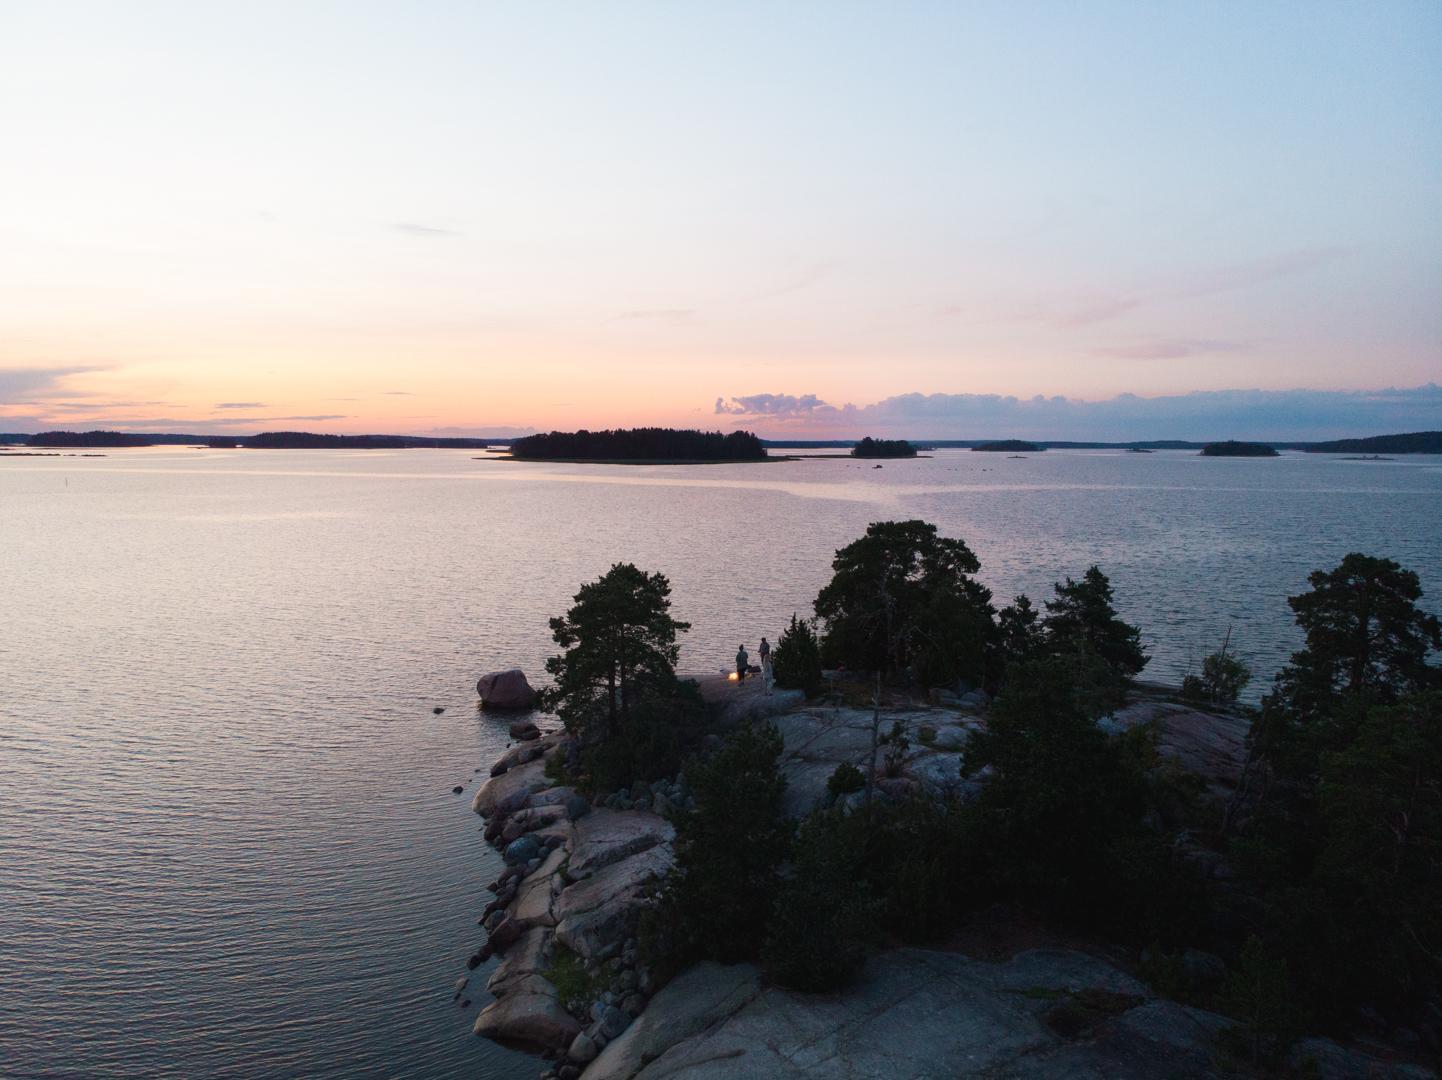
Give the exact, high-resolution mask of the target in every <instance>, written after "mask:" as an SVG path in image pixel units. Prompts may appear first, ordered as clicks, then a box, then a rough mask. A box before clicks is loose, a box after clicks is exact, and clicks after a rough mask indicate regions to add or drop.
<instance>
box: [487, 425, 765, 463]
mask: <svg viewBox="0 0 1442 1080" xmlns="http://www.w3.org/2000/svg"><path fill="white" fill-rule="evenodd" d="M511 455H512V456H513V457H516V458H519V459H521V460H536V461H547V460H549V461H622V462H631V461H653V462H665V461H671V462H692V461H695V462H703V461H704V462H721V461H764V460H765V459H766V447H765V446H764V445H763V444H762V442H761V440H760V439H758V438H757V437H756V436H755V435H753V434H751V432H749V431H732V432H730V433H728V434H724V435H723V434H722V433H721V432H719V431H682V430H678V429H676V428H659V427H649V428H621V429H617V430H614V431H609V430H608V431H585V430H582V431H552V432H550V433H549V434H546V435H527V436H525V437H524V438H520V439H516V440H514V441H513V442H512V443H511Z"/></svg>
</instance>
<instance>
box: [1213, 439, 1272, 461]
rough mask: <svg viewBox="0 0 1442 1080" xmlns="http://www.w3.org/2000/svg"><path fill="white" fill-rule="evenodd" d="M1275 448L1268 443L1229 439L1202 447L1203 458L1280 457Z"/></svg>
mask: <svg viewBox="0 0 1442 1080" xmlns="http://www.w3.org/2000/svg"><path fill="white" fill-rule="evenodd" d="M1279 456H1280V455H1279V454H1278V453H1277V451H1276V449H1275V448H1274V447H1271V446H1268V445H1267V444H1266V443H1255V442H1237V441H1236V440H1235V439H1228V440H1227V441H1226V442H1214V443H1207V445H1206V446H1204V447H1202V457H1279Z"/></svg>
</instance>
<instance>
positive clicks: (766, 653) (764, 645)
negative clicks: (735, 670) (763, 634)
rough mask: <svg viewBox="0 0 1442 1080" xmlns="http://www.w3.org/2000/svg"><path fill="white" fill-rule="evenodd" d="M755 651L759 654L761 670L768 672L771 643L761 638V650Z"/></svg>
mask: <svg viewBox="0 0 1442 1080" xmlns="http://www.w3.org/2000/svg"><path fill="white" fill-rule="evenodd" d="M756 651H757V652H759V653H760V654H761V670H762V671H769V670H770V669H771V643H770V642H769V641H767V640H766V639H765V638H762V639H761V648H759V649H757V650H756Z"/></svg>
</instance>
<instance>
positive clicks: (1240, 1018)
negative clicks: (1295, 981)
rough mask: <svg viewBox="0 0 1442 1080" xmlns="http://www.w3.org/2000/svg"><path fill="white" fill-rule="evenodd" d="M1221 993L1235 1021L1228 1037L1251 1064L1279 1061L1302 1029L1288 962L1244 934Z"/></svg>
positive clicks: (1277, 1062)
mask: <svg viewBox="0 0 1442 1080" xmlns="http://www.w3.org/2000/svg"><path fill="white" fill-rule="evenodd" d="M1223 998H1224V1001H1225V1003H1226V1009H1227V1012H1228V1013H1229V1014H1230V1015H1232V1016H1233V1017H1235V1018H1236V1020H1237V1024H1236V1026H1235V1027H1233V1028H1232V1029H1231V1030H1230V1031H1229V1032H1228V1033H1227V1041H1228V1042H1230V1043H1231V1044H1232V1046H1233V1047H1234V1048H1235V1049H1236V1050H1238V1052H1240V1053H1241V1054H1242V1055H1243V1056H1244V1057H1246V1058H1247V1060H1249V1061H1250V1062H1251V1063H1252V1064H1253V1065H1256V1066H1258V1067H1274V1066H1276V1065H1277V1064H1279V1063H1280V1062H1281V1061H1282V1059H1283V1058H1284V1057H1285V1056H1286V1053H1287V1049H1288V1048H1289V1047H1290V1046H1291V1045H1292V1043H1293V1042H1294V1041H1295V1040H1296V1038H1297V1036H1298V1035H1299V1034H1300V1033H1301V1030H1302V1014H1301V1012H1300V1010H1299V1009H1298V1008H1297V1005H1296V988H1295V987H1294V986H1293V985H1292V978H1291V975H1290V974H1289V973H1288V971H1287V962H1286V961H1285V960H1279V959H1275V958H1273V957H1271V956H1268V955H1267V952H1266V950H1265V949H1264V948H1263V947H1262V942H1261V939H1260V938H1258V937H1256V936H1255V935H1254V936H1252V937H1249V938H1248V939H1247V943H1246V945H1244V946H1243V947H1242V955H1241V957H1240V959H1239V960H1238V962H1237V967H1236V969H1235V970H1234V971H1233V972H1232V973H1231V975H1229V976H1228V978H1227V982H1226V988H1225V990H1224V991H1223Z"/></svg>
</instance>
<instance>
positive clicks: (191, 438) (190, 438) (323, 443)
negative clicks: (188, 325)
mask: <svg viewBox="0 0 1442 1080" xmlns="http://www.w3.org/2000/svg"><path fill="white" fill-rule="evenodd" d="M637 430H639V431H642V432H646V431H650V432H664V431H668V430H670V429H667V428H641V429H637ZM558 434H560V433H556V432H553V433H552V434H551V435H528V436H521V437H514V436H497V437H495V438H458V437H447V438H438V437H432V436H425V435H380V434H374V435H325V434H319V433H316V432H310V431H266V432H261V433H260V434H258V435H222V434H216V433H215V432H210V433H205V434H199V433H180V434H177V433H174V432H166V433H160V432H153V433H152V432H145V433H143V434H141V433H135V432H126V431H44V432H40V433H39V434H30V433H28V432H0V445H5V446H29V447H74V446H98V447H116V448H127V447H140V446H204V447H212V448H216V449H220V448H225V449H229V448H232V447H244V448H247V449H267V450H286V449H299V450H315V449H337V450H377V449H381V450H393V449H401V448H403V449H424V448H430V449H450V450H485V449H488V448H491V447H497V446H503V447H510V446H512V445H513V444H516V443H522V442H525V441H527V440H531V439H540V440H551V439H554V438H556V437H557V435H558ZM606 434H608V433H606V432H576V433H573V434H572V435H561V437H562V438H579V437H580V436H582V435H585V436H586V437H587V438H595V437H596V436H602V435H606ZM610 434H619V433H610ZM680 434H686V433H684V432H682V433H680ZM689 434H691V435H694V436H702V435H706V434H708V433H703V432H699V431H697V432H691V433H689ZM737 434H740V435H743V436H745V437H746V438H747V439H748V440H750V439H755V441H756V442H757V443H758V444H759V445H760V447H761V449H762V451H763V452H764V451H765V450H767V449H771V450H803V449H807V450H812V449H829V448H837V449H845V450H851V449H853V448H855V447H856V446H857V445H859V442H865V441H866V440H859V441H858V440H856V439H756V437H755V436H753V435H750V433H748V432H739V433H737ZM709 436H710V437H711V438H713V439H725V438H728V437H729V436H725V435H722V434H721V433H720V432H711V433H709ZM871 442H873V443H880V444H883V445H884V444H887V443H892V442H897V443H900V442H909V443H910V445H911V447H912V448H913V449H914V450H916V449H923V448H924V449H926V450H938V449H944V450H991V451H999V452H1003V453H1035V452H1037V451H1040V450H1203V449H1205V448H1207V447H1210V446H1218V445H1223V446H1224V445H1227V444H1225V443H1215V442H1200V441H1199V442H1192V441H1188V440H1185V439H1146V440H1132V441H1130V442H1102V441H1077V440H1066V439H1043V440H1038V441H1037V442H1034V443H1033V442H1027V441H1024V440H1021V439H1005V440H1001V441H996V440H986V439H920V440H918V439H911V440H900V439H897V440H891V439H872V440H871ZM1252 445H1257V446H1263V447H1266V448H1267V449H1270V450H1304V451H1306V452H1307V453H1311V454H1383V453H1385V454H1442V431H1414V432H1408V433H1404V434H1395V435H1373V436H1370V437H1367V438H1356V439H1334V440H1330V441H1320V442H1308V441H1306V440H1293V439H1270V440H1267V441H1265V442H1261V443H1255V444H1252ZM733 449H734V447H733ZM516 456H519V455H516ZM529 456H530V457H532V458H533V459H535V460H543V458H542V455H541V454H532V455H529ZM856 456H865V455H856ZM1208 456H1234V455H1228V454H1226V453H1221V454H1216V455H1214V454H1210V453H1209V454H1208ZM1265 456H1268V457H1270V456H1271V455H1270V454H1266V455H1265ZM545 459H546V460H557V459H556V458H553V457H547V458H545ZM575 460H583V461H592V460H602V459H600V458H596V457H593V456H591V455H590V454H584V455H581V456H579V457H577V458H576V459H575ZM607 460H612V459H607ZM626 460H634V461H640V462H647V463H652V464H654V463H656V462H657V461H658V460H659V459H657V458H655V457H651V456H649V455H648V456H644V457H639V458H633V459H626ZM666 460H690V461H698V462H711V461H720V460H738V461H754V460H760V458H759V457H754V456H742V457H736V458H733V457H731V456H730V453H729V452H728V453H727V454H726V455H725V456H724V457H721V458H713V457H709V456H708V457H694V458H693V457H687V458H684V459H669V458H668V459H666ZM769 460H773V461H775V460H780V459H779V458H771V459H769Z"/></svg>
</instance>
